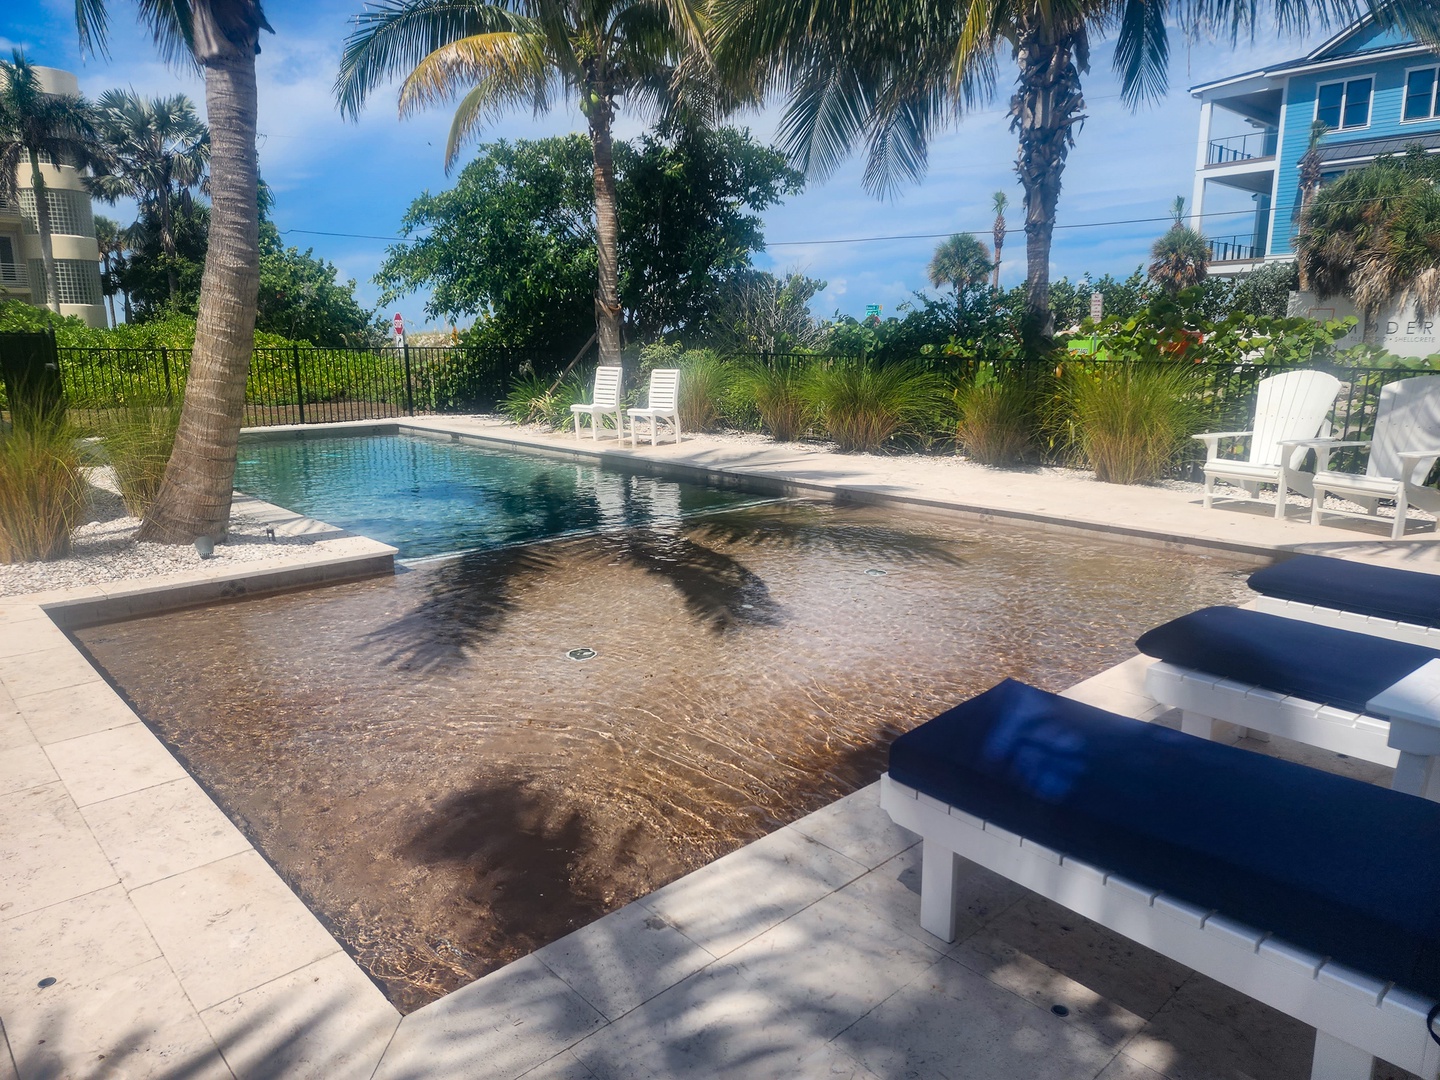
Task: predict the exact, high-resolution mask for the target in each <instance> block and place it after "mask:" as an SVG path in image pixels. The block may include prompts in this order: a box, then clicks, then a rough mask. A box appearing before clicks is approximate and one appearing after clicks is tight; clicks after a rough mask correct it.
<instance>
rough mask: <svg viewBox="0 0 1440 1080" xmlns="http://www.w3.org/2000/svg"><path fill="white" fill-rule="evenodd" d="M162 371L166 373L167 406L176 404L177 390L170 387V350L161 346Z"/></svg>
mask: <svg viewBox="0 0 1440 1080" xmlns="http://www.w3.org/2000/svg"><path fill="white" fill-rule="evenodd" d="M160 370H161V371H163V372H164V373H165V404H166V405H174V404H175V390H174V388H173V387H172V386H171V385H170V350H169V349H167V348H166V347H165V346H164V345H161V346H160Z"/></svg>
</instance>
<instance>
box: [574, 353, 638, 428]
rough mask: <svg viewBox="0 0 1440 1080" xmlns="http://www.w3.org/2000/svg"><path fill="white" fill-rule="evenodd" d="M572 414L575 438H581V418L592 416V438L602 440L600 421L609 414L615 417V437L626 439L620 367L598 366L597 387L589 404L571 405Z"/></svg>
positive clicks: (596, 371) (596, 372)
mask: <svg viewBox="0 0 1440 1080" xmlns="http://www.w3.org/2000/svg"><path fill="white" fill-rule="evenodd" d="M570 414H571V415H572V416H574V417H575V438H576V439H579V438H580V418H581V417H582V416H588V417H589V418H590V438H592V439H594V440H595V441H596V442H599V441H600V421H601V420H603V419H604V418H605V417H607V416H613V417H614V418H615V437H616V438H618V439H619V440H620V441H621V442H624V441H625V409H624V408H623V407H622V406H621V404H620V369H619V368H618V367H598V368H596V369H595V389H594V390H593V391H592V392H591V394H590V404H589V405H571V406H570Z"/></svg>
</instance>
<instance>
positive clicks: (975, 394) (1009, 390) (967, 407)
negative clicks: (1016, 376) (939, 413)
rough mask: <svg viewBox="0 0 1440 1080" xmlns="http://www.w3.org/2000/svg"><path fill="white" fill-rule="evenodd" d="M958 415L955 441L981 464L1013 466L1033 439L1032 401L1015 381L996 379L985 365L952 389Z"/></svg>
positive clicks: (990, 369) (1033, 407)
mask: <svg viewBox="0 0 1440 1080" xmlns="http://www.w3.org/2000/svg"><path fill="white" fill-rule="evenodd" d="M955 405H956V409H957V410H958V412H959V414H960V418H959V421H958V422H957V423H956V427H955V441H956V443H957V444H959V447H960V448H961V449H963V450H964V451H965V454H966V455H967V456H968V457H969V458H970V459H971V460H972V461H978V462H979V463H980V464H982V465H1014V464H1017V463H1018V462H1019V461H1020V460H1021V459H1022V458H1023V457H1024V456H1025V453H1026V451H1028V450H1029V449H1030V447H1031V444H1032V443H1033V442H1034V439H1035V429H1036V415H1035V405H1034V401H1033V400H1032V397H1031V395H1030V393H1029V392H1027V391H1026V390H1025V388H1024V387H1023V386H1021V385H1020V384H1019V383H1018V382H1012V381H1005V380H1001V379H1000V378H998V377H997V376H996V374H995V369H994V368H993V367H991V366H989V365H988V364H987V365H985V366H982V367H981V368H980V369H979V371H977V372H976V374H975V377H974V379H972V380H971V381H970V382H968V383H966V384H965V385H964V386H962V387H960V388H959V389H958V390H956V391H955Z"/></svg>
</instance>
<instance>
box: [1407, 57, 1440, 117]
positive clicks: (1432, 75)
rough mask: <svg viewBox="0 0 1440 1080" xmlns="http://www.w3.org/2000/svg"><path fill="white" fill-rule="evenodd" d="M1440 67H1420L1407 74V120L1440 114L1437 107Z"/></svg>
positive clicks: (1439, 109)
mask: <svg viewBox="0 0 1440 1080" xmlns="http://www.w3.org/2000/svg"><path fill="white" fill-rule="evenodd" d="M1437 76H1440V68H1418V69H1416V70H1415V71H1412V72H1410V73H1409V74H1408V75H1406V76H1405V112H1404V114H1403V115H1404V117H1405V119H1406V120H1429V119H1430V118H1431V117H1432V116H1435V115H1437V114H1440V108H1437V107H1436V106H1437V102H1436V100H1435V97H1436V88H1437V84H1440V78H1437Z"/></svg>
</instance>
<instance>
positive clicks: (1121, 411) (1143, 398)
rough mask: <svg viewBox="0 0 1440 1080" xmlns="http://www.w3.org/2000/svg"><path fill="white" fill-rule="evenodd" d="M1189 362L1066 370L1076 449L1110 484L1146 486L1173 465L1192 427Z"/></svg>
mask: <svg viewBox="0 0 1440 1080" xmlns="http://www.w3.org/2000/svg"><path fill="white" fill-rule="evenodd" d="M1193 382H1194V370H1193V368H1192V367H1191V366H1190V365H1180V364H1161V363H1129V364H1110V365H1104V367H1103V369H1101V370H1086V369H1084V368H1077V369H1072V370H1069V371H1067V372H1066V374H1065V382H1064V401H1065V404H1066V406H1067V410H1066V411H1067V412H1068V414H1069V415H1068V419H1069V423H1070V425H1071V426H1072V430H1073V438H1074V441H1075V446H1076V449H1077V450H1078V451H1079V453H1080V455H1081V456H1082V457H1083V458H1084V459H1085V460H1086V461H1087V462H1089V464H1090V466H1091V467H1092V468H1093V469H1094V470H1095V478H1096V479H1097V480H1103V481H1105V482H1107V483H1111V484H1148V483H1153V482H1154V481H1156V480H1159V479H1160V478H1161V477H1162V476H1164V475H1165V473H1166V472H1167V471H1168V470H1169V469H1170V467H1171V466H1172V465H1174V463H1175V461H1176V459H1177V458H1178V456H1179V454H1180V451H1181V448H1182V447H1184V446H1185V445H1186V443H1187V440H1188V439H1189V437H1190V434H1191V432H1193V431H1194V430H1195V426H1196V411H1195V403H1194V398H1193Z"/></svg>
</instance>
